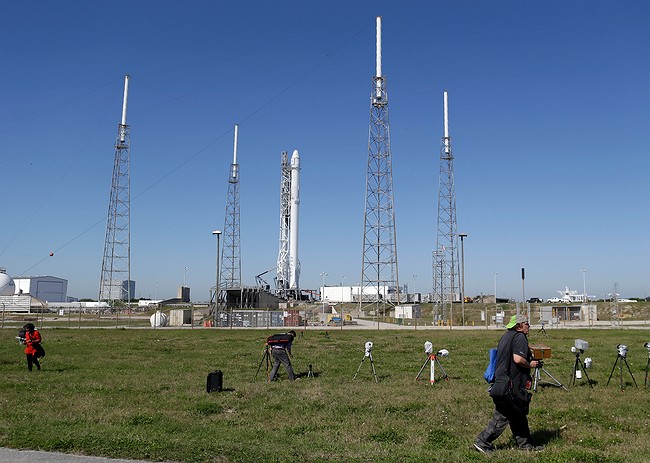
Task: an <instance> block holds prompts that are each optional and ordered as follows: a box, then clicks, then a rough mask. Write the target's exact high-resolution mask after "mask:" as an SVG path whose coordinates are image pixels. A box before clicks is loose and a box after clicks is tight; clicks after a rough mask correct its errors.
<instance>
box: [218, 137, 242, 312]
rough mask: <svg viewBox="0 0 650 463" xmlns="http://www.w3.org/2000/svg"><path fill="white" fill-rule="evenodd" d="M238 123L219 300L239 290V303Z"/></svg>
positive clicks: (225, 298)
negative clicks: (234, 290) (229, 292)
mask: <svg viewBox="0 0 650 463" xmlns="http://www.w3.org/2000/svg"><path fill="white" fill-rule="evenodd" d="M238 134H239V125H237V124H235V141H234V148H233V161H232V164H230V172H229V174H228V194H227V197H226V217H225V220H224V226H223V247H222V248H221V279H220V284H219V286H220V292H221V293H222V294H221V295H219V297H220V299H219V300H221V301H223V302H226V301H227V297H224V295H225V294H226V292H227V291H228V290H233V289H239V290H240V305H241V289H242V287H241V246H240V232H239V230H240V229H239V164H238V163H237V137H238Z"/></svg>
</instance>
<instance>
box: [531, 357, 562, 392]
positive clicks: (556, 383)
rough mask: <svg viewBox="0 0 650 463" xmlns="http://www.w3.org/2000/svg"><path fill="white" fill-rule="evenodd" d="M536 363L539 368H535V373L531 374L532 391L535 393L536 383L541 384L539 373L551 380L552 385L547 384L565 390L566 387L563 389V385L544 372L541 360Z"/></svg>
mask: <svg viewBox="0 0 650 463" xmlns="http://www.w3.org/2000/svg"><path fill="white" fill-rule="evenodd" d="M536 360H537V359H536ZM537 362H538V365H539V366H538V367H537V368H535V373H534V374H533V376H534V380H533V391H537V383H539V382H541V378H542V373H541V371H543V372H544V373H546V374H547V375H548V377H549V378H551V379H552V380H553V382H552V383H551V382H548V381H547V383H548V384H551V385H553V386H558V387H561V388H563V389H565V390H566V387H564V385H563V384H562V383H561V382H559V381H558V380H557V379H556V378H555V377H554V376H553V375H552V374H550V373H549V372H548V371H546V368H544V363H543V362H542V361H541V360H537ZM540 370H541V371H540Z"/></svg>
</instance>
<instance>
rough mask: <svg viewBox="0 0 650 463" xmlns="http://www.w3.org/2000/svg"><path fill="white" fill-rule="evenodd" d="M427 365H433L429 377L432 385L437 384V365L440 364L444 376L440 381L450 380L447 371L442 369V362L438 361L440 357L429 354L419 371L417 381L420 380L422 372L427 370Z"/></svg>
mask: <svg viewBox="0 0 650 463" xmlns="http://www.w3.org/2000/svg"><path fill="white" fill-rule="evenodd" d="M427 363H428V364H430V365H431V374H430V376H429V382H430V383H431V384H435V382H436V364H438V366H439V367H440V370H441V371H442V376H441V377H440V379H441V380H442V379H449V377H448V376H447V372H446V371H445V369H444V368H442V365H441V364H440V360H438V356H437V355H436V354H429V355H428V356H427V359H426V360H425V362H424V365H422V368H420V371H419V373H418V375H417V376H416V377H415V380H416V381H417V380H418V379H420V375H421V374H422V372H423V371H424V369H425V368H426V366H427Z"/></svg>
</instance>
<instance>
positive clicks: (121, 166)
mask: <svg viewBox="0 0 650 463" xmlns="http://www.w3.org/2000/svg"><path fill="white" fill-rule="evenodd" d="M128 96H129V76H128V75H126V76H125V77H124V99H123V102H122V120H121V122H120V124H119V125H118V132H117V141H116V142H115V160H114V163H113V179H112V183H111V193H110V199H109V203H108V218H107V220H106V238H105V240H104V256H103V258H102V274H101V277H100V280H99V301H106V302H108V305H109V306H110V307H112V306H113V304H114V302H115V301H116V300H123V301H127V303H128V302H130V301H131V298H132V297H133V292H134V291H135V284H134V283H133V282H132V281H131V245H130V240H131V174H130V158H131V153H130V142H131V129H130V127H129V126H128V125H127V124H126V108H127V102H128Z"/></svg>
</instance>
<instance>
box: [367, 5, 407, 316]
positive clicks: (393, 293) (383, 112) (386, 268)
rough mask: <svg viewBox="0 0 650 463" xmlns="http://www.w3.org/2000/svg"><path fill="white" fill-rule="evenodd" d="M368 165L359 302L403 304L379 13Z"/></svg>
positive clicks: (384, 304) (384, 305) (383, 304)
mask: <svg viewBox="0 0 650 463" xmlns="http://www.w3.org/2000/svg"><path fill="white" fill-rule="evenodd" d="M370 101H371V104H370V129H369V137H368V169H367V173H366V203H365V213H364V225H363V266H362V273H361V292H360V295H359V303H360V305H361V303H362V302H365V303H376V304H377V312H376V313H377V314H378V309H379V305H380V303H381V305H382V306H383V307H384V311H385V307H386V304H395V303H397V304H399V297H400V295H399V278H398V271H397V246H396V240H395V238H396V237H395V212H394V210H393V171H392V160H391V153H390V130H389V123H388V94H387V92H386V78H385V76H382V73H381V17H377V72H376V74H375V76H374V77H373V84H372V93H371V98H370Z"/></svg>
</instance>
